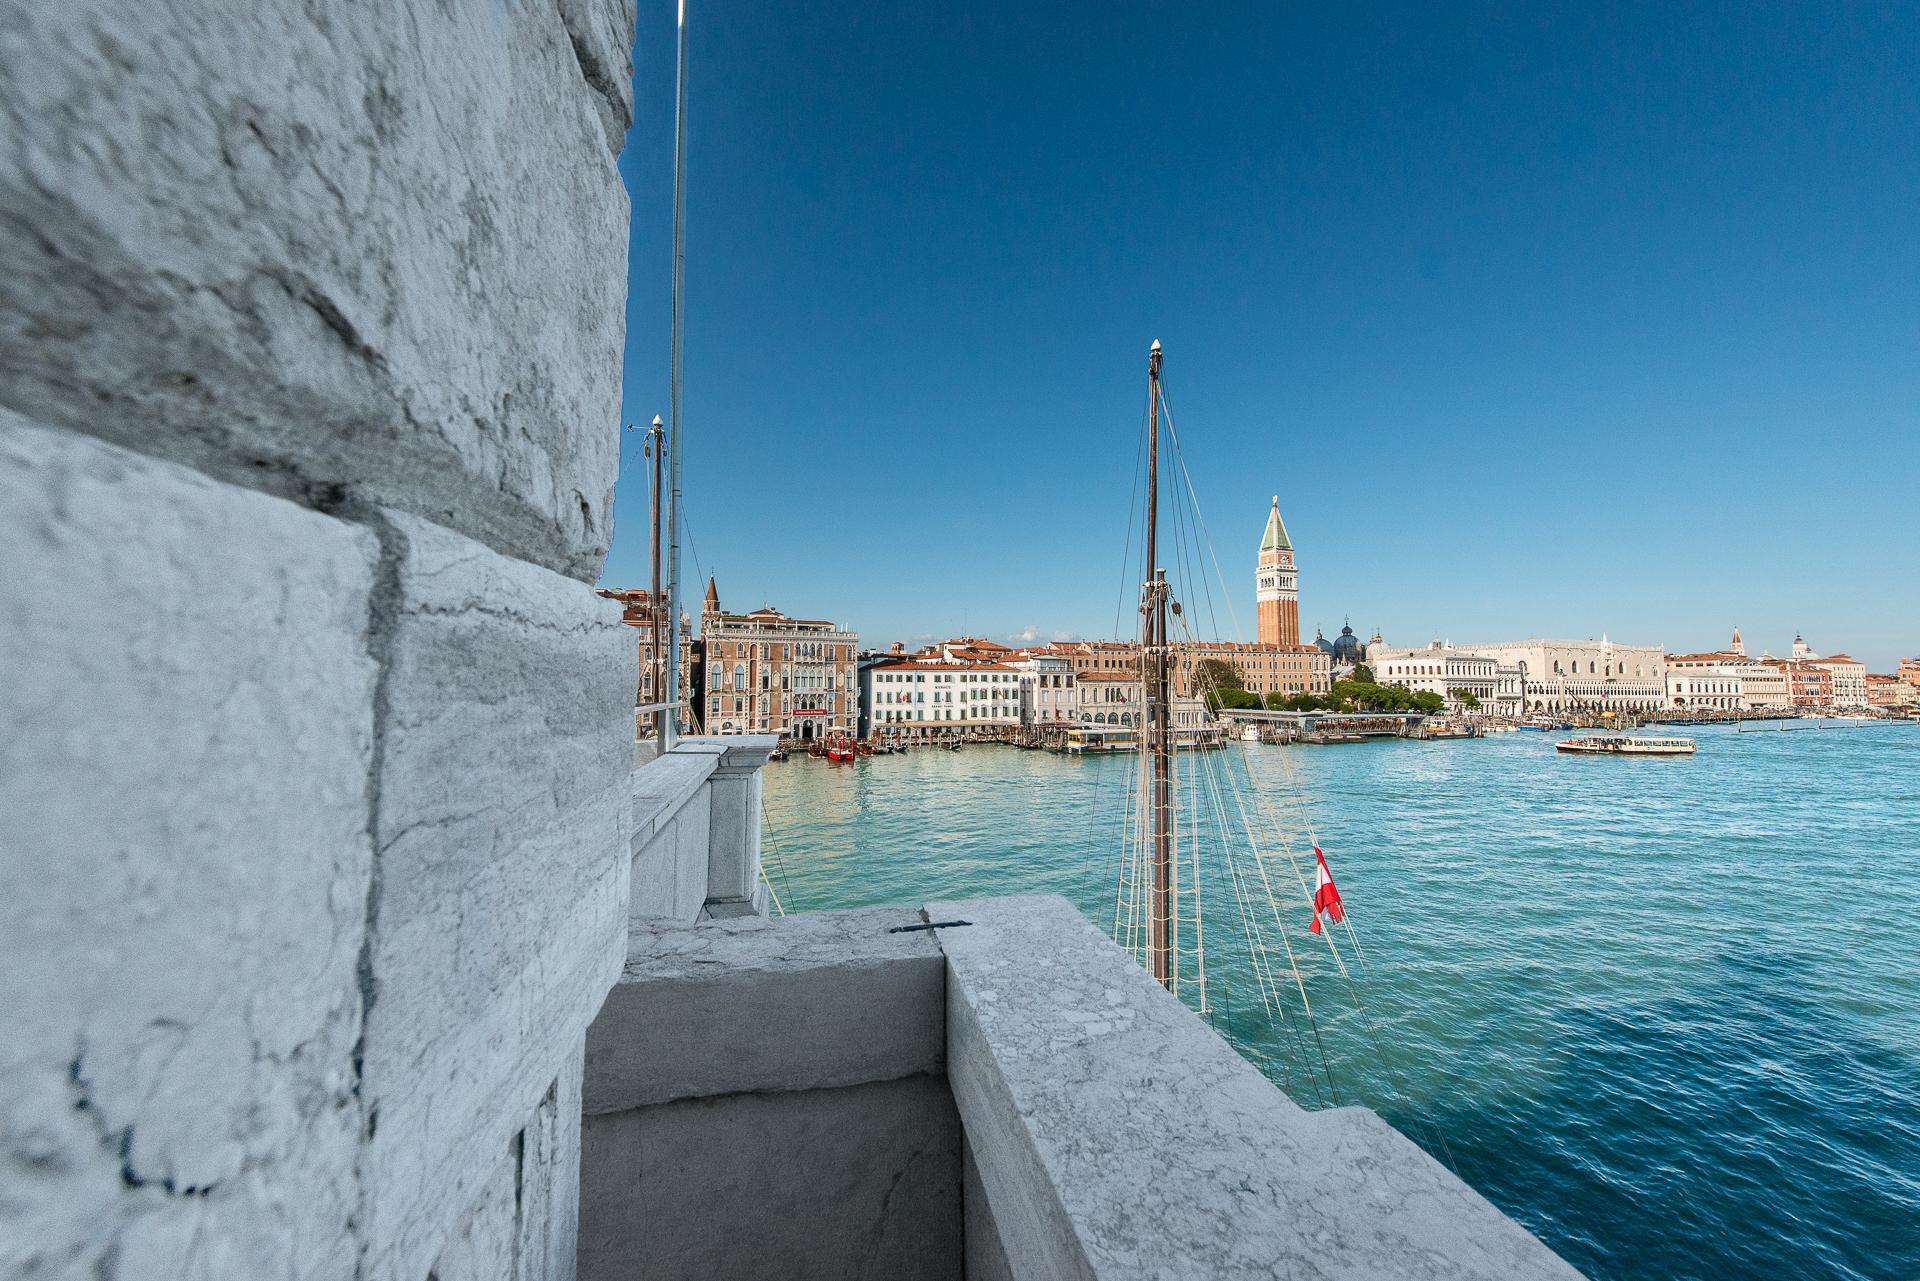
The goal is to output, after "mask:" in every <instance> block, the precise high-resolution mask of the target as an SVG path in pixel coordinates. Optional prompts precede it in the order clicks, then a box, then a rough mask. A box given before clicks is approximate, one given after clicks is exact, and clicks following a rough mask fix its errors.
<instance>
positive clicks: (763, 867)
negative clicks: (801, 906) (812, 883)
mask: <svg viewBox="0 0 1920 1281" xmlns="http://www.w3.org/2000/svg"><path fill="white" fill-rule="evenodd" d="M760 827H761V830H763V831H764V832H765V833H766V834H767V842H768V843H769V844H770V845H772V846H773V870H774V871H776V872H778V873H779V874H780V884H781V885H783V886H786V890H787V902H789V903H791V902H793V901H794V897H793V886H792V885H789V884H788V883H787V860H786V858H785V857H784V856H783V855H782V854H781V853H780V842H779V840H778V839H777V838H776V837H775V835H774V826H773V815H772V813H771V812H769V811H768V809H767V796H766V793H765V792H764V791H763V792H762V793H761V794H760ZM760 879H761V880H764V881H766V882H767V893H768V894H769V895H771V896H772V898H773V905H774V906H775V907H777V908H779V909H780V915H782V916H785V915H786V914H787V909H786V908H785V907H784V906H783V905H782V904H781V902H780V896H779V895H778V894H776V893H774V889H773V881H772V880H771V879H770V878H768V876H767V860H766V859H764V858H762V859H761V860H760Z"/></svg>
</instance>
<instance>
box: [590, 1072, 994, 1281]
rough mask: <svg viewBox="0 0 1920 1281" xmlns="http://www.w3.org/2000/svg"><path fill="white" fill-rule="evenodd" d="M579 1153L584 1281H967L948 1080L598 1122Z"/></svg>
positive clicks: (695, 1104) (661, 1109)
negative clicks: (583, 1171)
mask: <svg viewBox="0 0 1920 1281" xmlns="http://www.w3.org/2000/svg"><path fill="white" fill-rule="evenodd" d="M583 1148H584V1151H583V1163H584V1165H585V1167H586V1168H587V1169H589V1170H592V1171H595V1172H596V1174H595V1177H593V1178H590V1179H588V1180H586V1181H585V1185H584V1187H583V1190H582V1203H581V1214H580V1277H581V1279H582V1281H628V1279H629V1278H632V1279H634V1281H638V1279H639V1278H646V1279H647V1281H679V1279H682V1278H684V1279H685V1281H735V1279H736V1278H737V1279H738V1281H761V1279H762V1278H767V1277H783V1278H795V1279H804V1278H820V1279H822V1281H828V1279H831V1281H840V1279H842V1278H845V1279H847V1281H914V1279H916V1278H924V1279H925V1281H959V1277H960V1275H961V1229H960V1126H959V1122H958V1119H957V1118H956V1116H955V1114H954V1109H953V1100H952V1098H951V1097H950V1096H949V1095H948V1093H947V1086H946V1082H945V1081H944V1080H943V1079H942V1078H940V1077H938V1076H913V1077H907V1078H904V1079H901V1080H896V1081H884V1082H875V1083H871V1084H867V1085H856V1086H850V1087H847V1088H844V1089H833V1090H805V1091H801V1092H797V1093H777V1094H735V1095H727V1096H723V1097H719V1098H711V1099H691V1100H685V1101H682V1102H677V1103H665V1104H660V1105H658V1106H655V1107H648V1108H640V1109H636V1110H634V1111H631V1112H618V1113H612V1114H608V1115H602V1116H590V1117H588V1118H587V1121H586V1128H585V1134H584V1137H583Z"/></svg>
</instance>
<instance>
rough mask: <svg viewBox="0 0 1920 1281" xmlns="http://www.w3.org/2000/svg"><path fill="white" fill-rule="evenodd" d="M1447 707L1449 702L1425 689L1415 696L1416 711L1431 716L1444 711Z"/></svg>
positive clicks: (1414, 705)
mask: <svg viewBox="0 0 1920 1281" xmlns="http://www.w3.org/2000/svg"><path fill="white" fill-rule="evenodd" d="M1446 706H1447V700H1446V699H1444V698H1442V697H1440V696H1439V695H1438V694H1435V693H1433V692H1432V691H1430V690H1424V689H1423V690H1421V691H1420V692H1419V693H1418V694H1415V695H1414V696H1413V707H1414V710H1415V711H1420V712H1425V713H1427V714H1428V715H1429V716H1431V715H1432V714H1433V713H1435V712H1439V711H1444V710H1445V709H1446Z"/></svg>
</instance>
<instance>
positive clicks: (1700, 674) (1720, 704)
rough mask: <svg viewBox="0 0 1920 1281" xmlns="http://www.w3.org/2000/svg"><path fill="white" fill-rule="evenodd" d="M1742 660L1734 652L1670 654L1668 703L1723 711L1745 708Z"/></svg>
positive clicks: (1688, 707)
mask: <svg viewBox="0 0 1920 1281" xmlns="http://www.w3.org/2000/svg"><path fill="white" fill-rule="evenodd" d="M1742 662H1743V660H1742V659H1741V658H1740V657H1739V656H1738V655H1737V654H1731V653H1711V654H1669V655H1667V661H1666V681H1667V706H1668V707H1671V708H1674V709H1676V710H1683V709H1694V710H1710V711H1722V712H1737V711H1740V710H1742V709H1744V708H1745V707H1746V706H1747V702H1746V695H1745V692H1744V690H1743V685H1744V683H1745V682H1744V681H1743V679H1742V670H1741V667H1740V666H1739V664H1741V663H1742Z"/></svg>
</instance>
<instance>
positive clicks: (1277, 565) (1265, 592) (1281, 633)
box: [1254, 494, 1300, 648]
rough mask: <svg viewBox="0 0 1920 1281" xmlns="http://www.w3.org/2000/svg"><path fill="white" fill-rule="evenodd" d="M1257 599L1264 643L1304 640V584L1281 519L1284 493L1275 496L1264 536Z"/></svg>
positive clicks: (1288, 645) (1261, 640) (1262, 641)
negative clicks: (1302, 625)
mask: <svg viewBox="0 0 1920 1281" xmlns="http://www.w3.org/2000/svg"><path fill="white" fill-rule="evenodd" d="M1254 599H1255V601H1256V602H1257V604H1258V607H1259V616H1260V630H1259V637H1260V643H1261V644H1262V645H1284V646H1287V647H1289V648H1291V647H1293V646H1297V645H1298V644H1299V643H1300V587H1299V578H1298V574H1297V571H1296V570H1295V568H1294V563H1293V541H1292V540H1291V539H1290V538H1288V537H1287V526H1286V523H1285V522H1284V521H1282V520H1281V519H1280V495H1278V494H1275V495H1274V496H1273V510H1271V511H1270V512H1268V513H1267V528H1266V532H1265V533H1263V534H1262V535H1261V536H1260V560H1259V570H1258V573H1257V577H1256V590H1255V596H1254Z"/></svg>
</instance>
